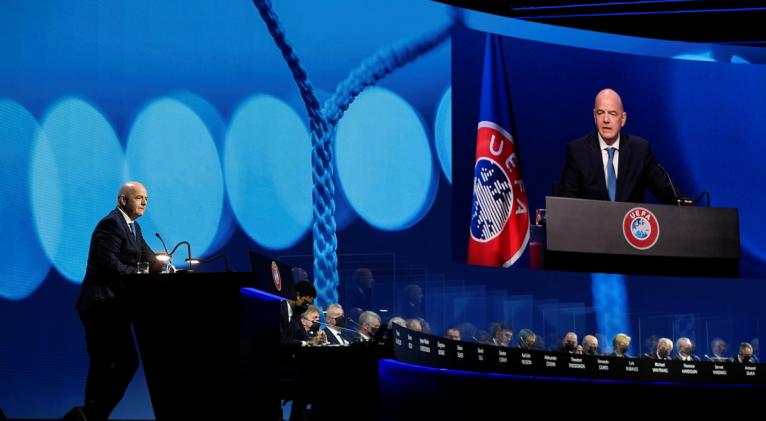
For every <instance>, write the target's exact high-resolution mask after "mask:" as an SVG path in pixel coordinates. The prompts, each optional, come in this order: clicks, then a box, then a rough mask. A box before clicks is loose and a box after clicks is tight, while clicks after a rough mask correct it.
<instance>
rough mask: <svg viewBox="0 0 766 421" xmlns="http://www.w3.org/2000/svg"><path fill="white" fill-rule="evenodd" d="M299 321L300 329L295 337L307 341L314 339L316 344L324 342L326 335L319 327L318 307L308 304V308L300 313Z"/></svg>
mask: <svg viewBox="0 0 766 421" xmlns="http://www.w3.org/2000/svg"><path fill="white" fill-rule="evenodd" d="M300 321H301V327H302V329H301V331H300V333H299V334H298V336H299V337H298V338H297V339H301V340H307V341H312V340H315V342H317V344H323V343H325V341H326V340H327V335H326V334H325V332H324V330H321V329H320V323H319V307H317V306H309V308H308V309H307V310H306V311H304V312H303V314H301V319H300ZM312 343H313V342H312Z"/></svg>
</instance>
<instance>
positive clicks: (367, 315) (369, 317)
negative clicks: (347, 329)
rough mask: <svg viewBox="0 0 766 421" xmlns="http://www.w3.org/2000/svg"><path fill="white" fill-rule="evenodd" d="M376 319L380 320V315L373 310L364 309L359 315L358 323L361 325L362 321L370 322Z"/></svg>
mask: <svg viewBox="0 0 766 421" xmlns="http://www.w3.org/2000/svg"><path fill="white" fill-rule="evenodd" d="M375 319H378V321H380V316H378V315H377V314H375V312H374V311H369V310H368V311H364V312H362V314H360V315H359V324H360V325H362V324H364V323H367V324H372V321H373V320H375Z"/></svg>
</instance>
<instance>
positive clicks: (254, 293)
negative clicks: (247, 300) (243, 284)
mask: <svg viewBox="0 0 766 421" xmlns="http://www.w3.org/2000/svg"><path fill="white" fill-rule="evenodd" d="M239 292H241V293H243V294H245V295H249V296H251V297H256V298H260V299H261V300H265V301H285V299H284V298H282V297H280V296H279V295H274V294H271V293H269V292H266V291H261V290H260V289H256V288H240V289H239Z"/></svg>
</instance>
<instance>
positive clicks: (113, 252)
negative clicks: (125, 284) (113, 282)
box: [93, 219, 136, 273]
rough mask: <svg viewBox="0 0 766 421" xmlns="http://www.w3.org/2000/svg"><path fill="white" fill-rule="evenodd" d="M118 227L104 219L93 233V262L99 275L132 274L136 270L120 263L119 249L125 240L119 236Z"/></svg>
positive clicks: (113, 222)
mask: <svg viewBox="0 0 766 421" xmlns="http://www.w3.org/2000/svg"><path fill="white" fill-rule="evenodd" d="M119 232H120V227H119V225H118V224H117V222H116V221H115V220H113V219H104V220H103V221H101V223H99V224H98V226H97V227H96V232H95V233H94V238H93V242H94V247H95V250H94V252H95V254H96V256H95V257H96V258H95V262H96V264H97V265H98V269H99V272H101V273H133V272H135V271H136V268H134V267H130V266H128V265H125V264H123V263H122V262H121V261H120V257H119V253H120V247H121V246H122V243H123V241H124V240H125V239H124V238H122V237H121V236H120V235H119Z"/></svg>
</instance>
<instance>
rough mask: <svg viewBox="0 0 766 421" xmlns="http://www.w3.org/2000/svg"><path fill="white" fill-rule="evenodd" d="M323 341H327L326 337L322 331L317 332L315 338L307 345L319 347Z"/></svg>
mask: <svg viewBox="0 0 766 421" xmlns="http://www.w3.org/2000/svg"><path fill="white" fill-rule="evenodd" d="M325 339H327V337H326V336H325V333H324V330H320V331H318V332H317V334H316V336H314V337H313V338H311V339H309V345H321V344H323V343H325Z"/></svg>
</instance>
